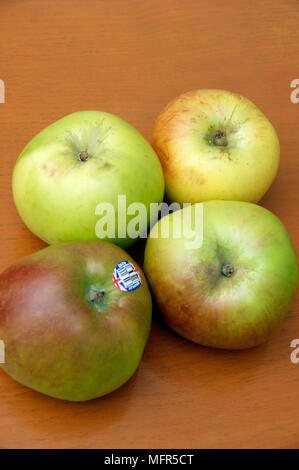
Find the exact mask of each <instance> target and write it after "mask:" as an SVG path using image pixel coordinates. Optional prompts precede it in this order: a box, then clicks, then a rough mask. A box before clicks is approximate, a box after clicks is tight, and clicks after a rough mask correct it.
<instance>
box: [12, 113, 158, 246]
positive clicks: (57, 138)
mask: <svg viewBox="0 0 299 470" xmlns="http://www.w3.org/2000/svg"><path fill="white" fill-rule="evenodd" d="M163 194H164V176H163V171H162V168H161V165H160V162H159V159H158V157H157V155H156V154H155V152H154V150H153V149H152V147H151V146H150V145H149V143H148V142H147V141H146V140H145V139H144V138H143V137H142V136H141V134H140V133H139V132H138V131H137V130H136V129H135V128H134V127H132V126H131V125H130V124H128V123H127V122H125V121H124V120H122V119H121V118H119V117H117V116H114V115H112V114H109V113H105V112H101V111H82V112H77V113H73V114H70V115H68V116H66V117H64V118H62V119H60V120H59V121H57V122H55V123H53V124H51V125H50V126H49V127H47V128H45V129H44V130H43V131H42V132H40V133H39V134H38V135H37V136H36V137H35V138H34V139H33V140H31V142H29V144H28V145H27V146H26V147H25V148H24V150H23V151H22V153H21V155H20V156H19V158H18V160H17V162H16V165H15V168H14V172H13V195H14V201H15V204H16V207H17V209H18V212H19V214H20V216H21V218H22V219H23V221H24V223H25V224H26V225H27V227H28V228H29V229H30V230H31V231H32V232H33V233H34V234H35V235H37V236H38V237H40V238H41V239H42V240H44V241H45V242H47V243H50V244H52V243H57V242H67V241H76V240H97V239H98V238H99V235H98V234H97V233H96V224H97V222H98V221H99V215H98V214H97V207H98V205H99V204H100V203H106V204H108V205H112V207H113V208H114V211H115V216H114V217H113V224H114V225H115V231H114V233H113V234H112V235H111V233H109V234H108V235H106V234H104V236H102V239H107V240H109V241H111V242H114V243H116V244H119V245H120V246H122V247H123V248H126V247H128V246H129V245H131V244H132V243H133V242H134V241H135V240H134V239H132V238H130V237H129V236H128V235H127V234H126V226H127V224H128V223H129V222H130V220H132V218H133V216H132V215H128V216H127V220H125V222H124V225H125V227H120V229H121V234H120V233H119V230H118V217H117V212H118V196H119V195H124V196H125V197H126V203H127V206H129V205H130V204H131V203H136V202H137V203H141V204H143V205H145V207H146V208H147V210H148V208H149V205H150V203H152V202H153V203H159V202H161V201H162V199H163ZM114 218H115V220H114ZM147 223H149V219H148V220H145V227H141V228H140V230H141V231H142V230H146V224H147ZM123 232H124V234H123Z"/></svg>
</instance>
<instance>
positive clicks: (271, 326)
mask: <svg viewBox="0 0 299 470" xmlns="http://www.w3.org/2000/svg"><path fill="white" fill-rule="evenodd" d="M191 207H192V210H193V212H194V205H193V206H191ZM185 210H186V209H181V210H180V211H177V212H174V213H172V214H170V215H169V216H165V217H163V218H162V219H161V220H160V221H159V222H158V228H159V230H161V228H163V226H165V224H166V223H167V219H169V222H170V236H169V238H162V237H161V232H159V237H157V238H151V237H149V238H148V240H147V244H146V249H145V259H144V271H145V274H146V275H147V279H148V281H149V284H150V287H151V289H152V292H153V294H154V296H155V298H156V301H157V304H158V306H159V307H160V310H161V313H162V317H163V319H164V321H165V322H166V324H167V325H169V327H170V328H171V329H173V330H174V331H175V332H177V333H178V334H180V335H182V336H184V337H185V338H187V339H189V340H191V341H194V342H195V343H198V344H201V345H204V346H212V347H216V348H223V349H244V348H250V347H254V346H257V345H259V344H261V343H263V342H264V341H266V340H267V339H268V338H269V336H270V335H271V333H272V332H273V331H275V330H276V329H277V328H278V326H279V325H280V324H281V322H282V321H283V319H284V317H285V315H286V313H287V312H288V310H289V308H290V306H291V303H292V300H293V298H294V296H295V293H296V289H297V284H298V263H297V258H296V254H295V251H294V248H293V245H292V242H291V240H290V237H289V235H288V233H287V231H286V229H285V227H284V225H283V224H282V223H281V222H280V220H279V219H278V218H277V217H276V216H275V215H274V214H272V213H271V212H270V211H268V210H266V209H264V208H263V207H261V206H258V205H255V204H251V203H247V202H237V201H208V202H204V203H203V244H202V246H201V248H198V249H186V248H185V245H184V242H185V241H186V240H187V239H188V236H190V234H189V235H188V231H186V233H185V236H181V237H180V238H175V237H174V236H173V235H172V234H173V233H174V232H173V230H174V228H175V227H177V224H178V223H179V222H178V215H179V213H180V212H182V211H185ZM157 260H158V261H157ZM227 265H231V266H233V267H234V272H233V274H232V275H231V276H230V277H229V276H226V275H224V274H223V272H222V269H223V267H224V266H227Z"/></svg>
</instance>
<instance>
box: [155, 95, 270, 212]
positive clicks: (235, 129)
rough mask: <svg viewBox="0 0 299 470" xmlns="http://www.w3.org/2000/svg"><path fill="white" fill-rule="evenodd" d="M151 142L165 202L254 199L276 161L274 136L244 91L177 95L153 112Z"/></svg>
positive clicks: (264, 186) (262, 191) (266, 183)
mask: <svg viewBox="0 0 299 470" xmlns="http://www.w3.org/2000/svg"><path fill="white" fill-rule="evenodd" d="M152 143H153V147H154V149H155V150H156V152H157V154H158V156H159V158H160V161H161V163H162V166H163V169H164V172H165V180H166V196H167V198H168V199H169V200H170V201H177V202H179V203H184V202H190V203H195V202H201V201H207V200H214V199H225V200H238V201H248V202H257V201H259V199H260V198H261V197H262V196H263V195H264V194H265V192H266V191H267V189H268V188H269V186H270V185H271V183H272V181H273V179H274V177H275V175H276V172H277V169H278V164H279V141H278V137H277V134H276V132H275V129H274V127H273V126H272V124H271V123H270V122H269V121H268V119H267V118H266V117H265V115H264V114H263V113H262V112H261V111H260V110H259V109H258V108H257V107H256V106H255V105H254V104H253V103H252V102H251V101H249V100H248V99H247V98H245V97H244V96H241V95H238V94H235V93H230V92H228V91H224V90H196V91H191V92H189V93H185V94H183V95H180V96H178V97H177V98H175V99H174V100H173V101H171V102H170V103H169V104H168V105H167V106H166V108H165V109H163V111H162V112H161V114H160V115H159V116H158V118H157V120H156V123H155V127H154V133H153V142H152Z"/></svg>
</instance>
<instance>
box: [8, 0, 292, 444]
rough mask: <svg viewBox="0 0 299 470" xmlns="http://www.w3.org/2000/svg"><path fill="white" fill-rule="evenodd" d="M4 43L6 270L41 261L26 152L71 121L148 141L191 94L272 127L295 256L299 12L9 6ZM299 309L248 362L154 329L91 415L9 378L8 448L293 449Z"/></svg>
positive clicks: (271, 6)
mask: <svg viewBox="0 0 299 470" xmlns="http://www.w3.org/2000/svg"><path fill="white" fill-rule="evenodd" d="M0 38H1V40H0V59H1V60H0V79H2V80H3V81H4V83H5V103H1V104H0V155H1V158H0V197H1V204H0V269H1V270H2V269H4V268H5V267H7V266H8V265H9V264H11V263H13V262H14V261H16V260H17V259H19V258H20V257H22V256H24V255H26V254H28V253H31V252H34V251H36V250H38V249H40V248H42V247H43V246H44V244H43V242H41V241H40V240H38V239H37V238H36V237H35V236H34V235H32V234H31V233H30V232H29V231H28V230H27V229H26V228H25V226H24V225H23V223H22V222H21V220H20V218H19V216H18V214H17V212H16V209H15V207H14V204H13V199H12V193H11V172H12V168H13V165H14V162H15V160H16V158H17V156H18V154H19V153H20V151H21V150H22V148H23V147H24V145H25V144H26V143H27V141H28V140H29V139H31V138H32V137H33V136H34V135H35V134H36V133H37V132H38V131H40V130H41V129H42V128H43V127H45V126H46V125H48V124H49V123H51V122H53V121H55V120H57V119H58V118H60V117H62V116H64V115H66V114H68V113H70V112H73V111H78V110H85V109H100V110H105V111H108V112H111V113H115V114H118V115H120V116H121V117H122V118H124V119H126V120H128V121H129V122H130V123H132V124H133V125H135V126H136V127H137V129H138V130H139V131H140V132H141V133H142V134H143V135H144V136H145V137H146V138H147V139H149V140H150V139H151V133H152V129H153V123H154V119H155V117H156V116H157V114H158V112H159V111H160V110H161V108H162V107H163V106H164V105H165V104H166V103H167V102H168V101H169V100H170V99H171V98H173V97H175V96H176V95H178V94H179V93H182V92H185V91H188V90H192V89H196V88H224V89H228V90H231V91H236V92H239V93H241V94H244V95H245V96H247V97H248V98H250V99H251V100H252V101H253V102H255V103H256V104H257V105H258V106H259V107H260V108H261V109H262V110H263V111H264V113H265V114H266V115H267V117H268V118H269V119H270V120H271V122H272V123H273V124H274V126H275V127H276V129H277V132H278V135H279V138H280V143H281V165H280V168H279V172H278V176H277V178H276V180H275V182H274V183H273V185H272V187H271V189H270V190H269V191H268V193H267V194H266V196H265V197H264V198H263V200H262V201H261V204H262V205H263V206H265V207H267V208H268V209H270V210H272V211H273V212H274V213H275V214H276V215H277V216H279V217H280V218H281V220H282V221H283V222H284V223H285V225H286V227H287V228H288V230H289V231H290V233H291V236H292V239H293V241H294V243H295V246H296V249H297V251H298V247H299V220H298V205H299V191H298V189H299V180H298V177H299V132H298V126H299V103H298V105H297V104H294V103H292V102H291V100H290V93H291V91H292V90H291V88H290V83H291V81H292V80H293V79H296V78H299V63H298V44H299V10H298V1H296V0H293V1H292V0H284V1H281V0H263V1H262V2H260V1H258V0H255V1H249V2H240V1H239V0H228V1H226V2H223V1H220V0H214V1H213V2H211V1H210V0H163V1H162V0H128V1H124V0H60V1H59V2H58V1H52V0H14V1H12V0H1V2H0ZM298 96H299V95H298ZM136 250H137V252H138V255H137V254H136V256H140V255H141V254H142V247H141V246H139V247H137V249H136ZM133 256H134V251H133ZM298 300H299V298H298V297H297V299H296V301H295V302H294V304H293V306H292V309H291V311H290V313H289V314H288V316H287V318H286V320H285V322H284V324H283V326H282V328H281V329H280V331H279V332H278V333H277V334H276V335H275V336H273V337H272V338H271V340H270V341H269V342H268V343H267V344H265V345H263V346H261V347H258V348H256V349H253V350H247V351H242V352H226V351H218V350H213V349H209V348H204V347H200V346H197V345H195V344H192V343H191V342H188V341H186V340H184V339H182V338H180V337H178V336H176V335H175V334H173V333H171V332H170V331H169V330H168V329H167V328H166V327H164V326H163V325H162V324H161V323H160V322H159V320H158V318H157V315H155V318H154V321H153V327H152V332H151V335H150V339H149V341H148V344H147V346H146V350H145V353H144V356H143V359H142V362H141V364H140V367H139V369H138V371H137V373H136V374H135V375H134V377H133V378H132V379H131V380H130V381H129V382H128V383H127V384H126V385H124V386H123V387H122V388H120V389H119V390H117V391H116V392H114V393H112V394H110V395H108V396H106V397H103V398H101V399H98V400H95V401H91V402H87V403H81V404H73V403H67V402H63V401H59V400H55V399H51V398H48V397H46V396H43V395H41V394H38V393H36V392H33V391H31V390H29V389H27V388H25V387H23V386H21V385H19V384H18V383H16V382H14V381H13V380H12V379H11V378H9V377H8V376H7V375H6V374H5V373H4V372H0V447H2V448H14V447H21V448H64V447H70V448H110V449H111V448H204V447H209V448H217V447H220V448H234V447H237V448H247V447H254V448H262V447H266V448H269V447H275V448H281V447H284V448H290V447H296V448H298V447H299V406H298V394H299V363H298V364H293V363H292V362H291V360H290V353H291V348H290V342H291V340H292V339H294V338H299V316H298V314H299V301H298Z"/></svg>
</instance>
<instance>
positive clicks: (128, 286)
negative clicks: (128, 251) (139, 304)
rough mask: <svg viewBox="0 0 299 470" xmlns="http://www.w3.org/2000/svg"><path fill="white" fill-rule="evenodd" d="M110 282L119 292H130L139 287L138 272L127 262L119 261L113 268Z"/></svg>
mask: <svg viewBox="0 0 299 470" xmlns="http://www.w3.org/2000/svg"><path fill="white" fill-rule="evenodd" d="M112 280H113V284H114V285H115V287H117V288H118V289H119V290H122V291H125V292H130V291H132V290H135V289H137V287H139V286H140V285H141V279H140V275H139V272H138V271H137V269H136V268H135V266H133V264H132V263H130V262H129V261H121V262H120V263H118V265H117V266H115V268H114V271H113V274H112Z"/></svg>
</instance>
